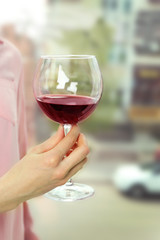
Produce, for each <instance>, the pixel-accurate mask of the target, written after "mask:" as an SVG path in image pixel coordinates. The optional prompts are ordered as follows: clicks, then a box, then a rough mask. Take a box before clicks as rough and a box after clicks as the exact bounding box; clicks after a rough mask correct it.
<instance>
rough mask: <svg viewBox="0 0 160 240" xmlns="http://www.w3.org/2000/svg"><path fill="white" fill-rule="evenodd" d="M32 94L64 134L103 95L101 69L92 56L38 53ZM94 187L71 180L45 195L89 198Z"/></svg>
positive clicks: (75, 198) (57, 198) (85, 116)
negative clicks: (61, 128)
mask: <svg viewBox="0 0 160 240" xmlns="http://www.w3.org/2000/svg"><path fill="white" fill-rule="evenodd" d="M33 90H34V95H35V98H36V100H37V103H38V105H39V106H40V108H41V109H42V111H43V112H44V113H45V114H46V115H47V116H48V117H49V118H50V119H52V120H53V121H55V122H58V123H60V124H63V126H64V133H65V135H66V134H67V133H68V132H69V131H70V129H71V126H72V125H74V124H77V123H79V122H81V121H82V120H84V119H86V118H87V117H88V116H89V115H90V114H91V113H92V112H93V111H94V110H95V108H96V106H97V104H98V102H99V100H100V98H101V94H102V77H101V72H100V69H99V66H98V63H97V60H96V57H95V56H93V55H45V56H41V58H40V60H39V63H38V65H37V68H36V72H35V77H34V81H33ZM93 194H94V189H93V188H92V187H90V186H88V185H85V184H78V183H73V182H72V180H71V179H70V180H69V181H68V182H67V183H66V184H65V185H63V186H60V187H57V188H55V189H53V190H51V191H50V192H48V193H46V194H45V196H46V197H48V198H50V199H54V200H59V201H75V200H80V199H84V198H87V197H90V196H92V195H93Z"/></svg>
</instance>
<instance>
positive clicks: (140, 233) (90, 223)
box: [30, 182, 160, 240]
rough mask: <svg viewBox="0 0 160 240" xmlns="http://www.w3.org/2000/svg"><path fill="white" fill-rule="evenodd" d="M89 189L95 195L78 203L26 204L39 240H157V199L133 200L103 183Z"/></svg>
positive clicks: (159, 211) (43, 200) (159, 232)
mask: <svg viewBox="0 0 160 240" xmlns="http://www.w3.org/2000/svg"><path fill="white" fill-rule="evenodd" d="M86 183H88V182H86ZM92 186H93V187H94V189H95V191H96V194H95V196H94V197H92V198H90V199H86V200H83V201H80V202H74V203H62V202H55V201H52V200H49V199H46V198H44V197H39V198H37V199H33V200H31V201H30V207H31V209H32V213H33V218H34V229H35V231H36V232H37V233H38V235H39V236H40V240H53V239H56V240H64V239H70V240H75V239H76V240H81V239H83V240H98V239H99V240H106V239H108V240H117V239H119V240H128V239H129V240H135V239H136V240H151V239H152V240H159V236H160V228H159V222H160V207H159V206H160V200H157V201H156V200H148V201H135V200H131V199H128V198H125V197H123V196H122V195H120V194H119V193H118V192H117V191H116V190H115V189H114V188H113V187H112V186H111V185H109V184H107V183H104V184H102V183H101V184H92Z"/></svg>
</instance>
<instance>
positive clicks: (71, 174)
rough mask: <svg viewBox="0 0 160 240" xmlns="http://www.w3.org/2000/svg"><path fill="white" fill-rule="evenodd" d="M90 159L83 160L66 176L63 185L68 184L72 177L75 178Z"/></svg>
mask: <svg viewBox="0 0 160 240" xmlns="http://www.w3.org/2000/svg"><path fill="white" fill-rule="evenodd" d="M87 160H88V158H87V157H86V158H85V159H84V160H82V161H81V162H80V163H78V164H77V165H76V166H74V167H73V168H72V169H71V170H70V171H69V172H68V174H67V175H66V176H65V178H64V179H63V183H66V182H67V181H68V180H69V179H70V178H71V177H73V176H74V175H75V174H76V173H77V172H78V171H79V170H81V169H82V167H83V166H84V164H86V162H87Z"/></svg>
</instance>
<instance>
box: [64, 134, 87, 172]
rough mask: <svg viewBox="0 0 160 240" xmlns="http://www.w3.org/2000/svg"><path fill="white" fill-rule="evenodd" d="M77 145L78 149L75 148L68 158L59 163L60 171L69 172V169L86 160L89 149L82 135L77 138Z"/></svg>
mask: <svg viewBox="0 0 160 240" xmlns="http://www.w3.org/2000/svg"><path fill="white" fill-rule="evenodd" d="M78 145H79V147H77V148H76V149H75V150H74V151H73V152H72V153H71V154H70V155H69V156H68V157H66V158H64V160H63V161H61V163H60V167H61V168H62V169H65V170H66V171H70V169H71V168H73V167H74V166H76V165H77V164H78V163H79V162H81V161H82V160H83V159H84V158H86V156H87V155H88V153H89V148H88V145H87V142H86V140H85V137H84V135H83V134H80V136H79V138H78Z"/></svg>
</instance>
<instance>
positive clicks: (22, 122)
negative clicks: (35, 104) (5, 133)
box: [17, 70, 27, 159]
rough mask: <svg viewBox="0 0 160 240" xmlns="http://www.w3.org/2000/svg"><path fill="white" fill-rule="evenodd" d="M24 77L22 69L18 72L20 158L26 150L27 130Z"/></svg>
mask: <svg viewBox="0 0 160 240" xmlns="http://www.w3.org/2000/svg"><path fill="white" fill-rule="evenodd" d="M23 85H24V77H23V70H21V73H20V80H19V86H18V98H17V105H18V128H19V129H18V141H19V154H20V159H21V158H22V157H23V156H24V155H25V154H26V152H27V130H26V112H25V103H24V100H25V97H24V86H23Z"/></svg>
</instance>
